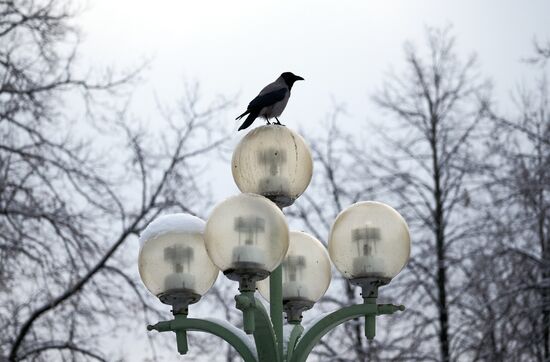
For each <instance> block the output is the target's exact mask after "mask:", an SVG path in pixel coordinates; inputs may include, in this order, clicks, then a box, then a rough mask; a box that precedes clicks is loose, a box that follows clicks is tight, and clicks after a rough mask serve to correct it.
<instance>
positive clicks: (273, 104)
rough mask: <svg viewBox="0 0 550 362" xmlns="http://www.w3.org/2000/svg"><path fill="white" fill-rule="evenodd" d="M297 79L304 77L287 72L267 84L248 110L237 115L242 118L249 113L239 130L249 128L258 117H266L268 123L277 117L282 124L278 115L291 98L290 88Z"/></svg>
mask: <svg viewBox="0 0 550 362" xmlns="http://www.w3.org/2000/svg"><path fill="white" fill-rule="evenodd" d="M297 80H303V78H302V77H299V76H296V75H294V74H292V73H290V72H286V73H283V74H281V76H280V77H279V78H277V80H275V81H274V82H273V83H270V84H268V85H267V86H265V87H264V88H263V89H262V90H261V91H260V93H259V94H258V96H256V98H254V99H253V100H252V101H251V102H250V104H249V105H248V107H247V109H246V111H245V112H244V113H243V114H241V115H240V116H239V117H237V119H241V118H242V117H244V116H246V115H248V117H246V119H245V121H244V122H243V124H242V125H241V126H240V127H239V131H240V130H242V129H245V128H248V127H249V126H250V125H251V124H252V123H253V122H254V120H255V119H256V118H258V117H262V118H264V119H265V120H266V121H267V123H269V120H270V119H271V118H275V119H276V120H277V123H278V124H280V123H279V120H278V119H277V117H279V116H280V115H281V114H282V113H283V111H284V110H285V107H286V105H287V103H288V99H289V98H290V90H291V89H292V85H293V84H294V82H295V81H297Z"/></svg>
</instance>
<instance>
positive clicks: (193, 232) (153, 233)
mask: <svg viewBox="0 0 550 362" xmlns="http://www.w3.org/2000/svg"><path fill="white" fill-rule="evenodd" d="M204 225H205V222H204V221H203V220H201V219H199V218H198V217H195V216H192V215H188V214H172V215H165V216H161V217H158V218H157V219H155V220H154V221H152V222H151V223H150V224H149V225H148V226H147V227H146V228H145V230H144V231H143V232H142V234H141V236H140V244H141V247H140V251H139V260H138V264H139V275H140V276H141V280H142V281H143V284H145V286H146V287H147V289H148V290H149V291H150V292H151V293H153V294H154V295H156V296H158V297H159V298H160V299H161V301H163V302H166V303H167V304H172V303H170V302H169V300H170V298H171V297H174V296H178V295H183V294H186V295H194V296H195V299H198V298H199V297H200V296H201V295H203V294H204V293H206V292H207V291H208V289H210V287H212V285H213V284H214V282H215V280H216V278H217V276H218V272H219V270H218V268H216V266H215V265H214V264H213V263H212V262H211V261H210V258H209V257H208V254H207V253H206V248H205V245H204V238H203V230H204ZM195 301H196V300H195Z"/></svg>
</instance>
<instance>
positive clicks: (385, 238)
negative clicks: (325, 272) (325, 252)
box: [328, 201, 411, 282]
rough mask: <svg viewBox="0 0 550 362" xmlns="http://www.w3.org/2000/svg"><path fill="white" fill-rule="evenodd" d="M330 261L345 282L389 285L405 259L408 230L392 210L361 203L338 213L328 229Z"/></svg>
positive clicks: (378, 203)
mask: <svg viewBox="0 0 550 362" xmlns="http://www.w3.org/2000/svg"><path fill="white" fill-rule="evenodd" d="M328 249H329V254H330V258H331V259H332V262H333V263H334V265H335V266H336V268H337V269H338V270H339V271H340V272H341V273H342V274H344V276H345V277H346V278H348V279H356V278H375V279H380V280H385V281H387V282H389V280H390V279H392V278H393V277H395V276H396V275H397V274H398V273H399V272H400V271H401V269H403V267H404V266H405V265H406V264H407V261H408V260H409V255H410V250H411V242H410V236H409V228H408V226H407V223H406V222H405V220H404V219H403V217H402V216H401V215H400V214H399V213H398V212H397V211H395V210H394V209H393V208H392V207H390V206H388V205H386V204H383V203H381V202H375V201H364V202H359V203H356V204H353V205H351V206H350V207H348V208H347V209H345V210H344V211H342V212H341V213H340V214H339V215H338V216H337V217H336V220H335V221H334V224H333V225H332V228H331V230H330V237H329V244H328Z"/></svg>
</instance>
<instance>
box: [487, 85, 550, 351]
mask: <svg viewBox="0 0 550 362" xmlns="http://www.w3.org/2000/svg"><path fill="white" fill-rule="evenodd" d="M516 94H517V96H516V98H515V104H516V106H517V115H516V116H496V115H493V119H494V121H495V122H494V132H493V134H494V138H493V139H492V142H491V149H490V155H489V157H487V159H488V161H489V162H488V171H489V175H490V182H489V183H488V184H487V189H488V191H489V194H490V195H491V199H490V200H491V202H492V211H491V213H490V214H489V215H488V217H489V218H490V219H491V221H492V225H493V226H492V228H491V230H490V231H491V233H490V234H489V237H490V238H491V239H492V240H491V242H492V244H493V245H495V253H494V256H493V258H492V261H491V263H492V264H493V265H494V269H493V270H492V272H491V273H485V274H481V275H483V277H484V279H485V280H488V283H490V284H492V285H494V286H495V287H494V289H493V293H491V294H493V295H490V298H489V296H488V298H487V302H491V304H490V305H488V307H487V308H491V309H492V311H491V313H492V315H493V323H487V325H488V326H491V327H492V328H493V329H494V330H495V331H498V333H497V332H493V335H492V336H491V340H492V344H494V345H496V346H499V347H500V349H501V350H502V351H504V352H506V353H507V354H508V355H509V356H514V358H513V359H514V360H537V361H547V360H548V359H550V171H549V170H550V144H549V143H548V139H550V107H549V105H550V96H549V90H548V81H547V79H546V77H544V76H543V77H541V79H540V80H539V81H538V84H537V86H536V87H535V88H534V89H532V90H530V89H528V88H525V87H524V88H521V89H520V90H519V91H518V92H517V93H516ZM497 301H498V304H497V303H496V302H497ZM481 347H482V346H477V349H478V350H479V349H481Z"/></svg>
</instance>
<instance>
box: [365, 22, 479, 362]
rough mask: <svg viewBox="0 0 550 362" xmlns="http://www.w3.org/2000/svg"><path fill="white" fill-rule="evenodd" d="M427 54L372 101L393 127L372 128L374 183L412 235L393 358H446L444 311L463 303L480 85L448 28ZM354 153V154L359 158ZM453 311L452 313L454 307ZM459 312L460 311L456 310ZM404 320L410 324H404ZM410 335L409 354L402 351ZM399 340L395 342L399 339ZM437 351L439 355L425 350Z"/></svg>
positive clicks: (414, 53) (449, 321)
mask: <svg viewBox="0 0 550 362" xmlns="http://www.w3.org/2000/svg"><path fill="white" fill-rule="evenodd" d="M427 43H428V44H427V45H428V47H427V50H428V52H427V54H426V55H425V56H424V55H422V53H421V52H420V51H418V50H417V49H415V48H414V47H413V46H412V45H410V44H409V45H407V46H406V49H405V57H406V71H405V72H404V73H403V74H400V75H395V74H393V75H391V76H390V77H389V79H388V81H387V82H386V83H385V85H384V87H383V88H382V90H381V91H379V92H377V93H376V95H375V96H374V101H375V102H376V104H378V105H379V106H380V107H381V109H382V110H384V111H386V112H387V113H388V114H389V115H390V116H392V117H394V118H393V119H395V120H396V121H398V122H399V129H398V130H394V131H393V132H387V131H381V133H380V134H381V136H382V137H383V138H384V139H385V141H386V142H387V143H386V145H387V146H386V147H385V149H383V150H382V152H381V154H380V155H378V156H377V158H376V159H372V160H364V161H363V162H373V163H374V164H375V165H376V166H377V169H378V175H379V179H380V181H381V182H382V184H384V185H386V187H387V188H388V189H391V190H392V193H393V194H394V195H395V196H396V197H397V199H396V201H397V202H398V205H399V208H400V210H403V211H404V212H405V214H406V219H407V221H408V222H409V224H410V226H411V228H412V233H413V245H414V248H413V255H412V258H411V261H410V262H409V267H408V271H409V272H408V273H407V274H406V276H403V278H402V279H401V280H400V281H401V285H402V288H403V289H402V290H403V292H405V293H406V294H407V295H410V296H411V297H412V299H411V298H408V300H409V303H410V304H412V305H413V311H412V313H413V314H414V321H413V324H412V325H413V327H411V328H410V329H407V331H408V333H410V335H409V336H408V337H405V336H400V338H401V339H402V338H405V339H404V340H402V341H401V343H400V344H401V345H402V346H406V347H405V348H402V349H401V351H400V352H399V353H400V354H398V355H397V356H398V359H399V358H406V359H421V360H441V361H450V360H451V359H454V358H456V356H454V351H453V346H454V343H453V341H454V339H456V338H459V336H458V335H459V333H461V332H462V331H460V330H459V329H458V328H457V326H456V325H455V324H454V323H455V321H456V320H457V319H456V317H455V316H453V314H452V312H453V307H454V306H456V305H457V304H458V303H459V301H460V299H461V298H462V292H463V290H464V289H463V287H464V286H463V284H464V279H463V276H464V272H463V269H464V268H466V267H467V265H466V264H465V263H464V262H463V261H464V260H467V259H468V258H469V256H470V255H472V253H473V252H475V248H473V247H469V245H475V244H474V243H472V244H468V241H470V240H472V239H473V238H475V237H476V233H475V226H474V224H475V223H474V221H475V218H474V217H473V215H474V212H473V210H472V209H471V208H470V206H471V200H472V198H473V197H474V195H475V192H476V189H477V188H478V186H479V185H478V183H477V182H476V180H475V177H473V176H474V175H475V174H476V170H477V166H476V165H477V162H476V158H475V153H476V148H479V145H478V144H476V142H475V141H476V139H478V138H477V137H478V136H479V131H480V121H481V120H482V119H483V118H484V114H485V105H486V101H485V99H486V94H487V91H488V89H489V88H488V84H487V83H486V82H485V81H483V80H480V78H479V75H478V74H477V72H476V60H475V57H473V56H472V57H470V58H468V59H466V61H465V62H462V61H461V60H460V58H459V57H458V56H457V54H456V53H455V39H454V38H453V37H452V36H451V35H450V30H449V29H448V28H447V29H443V30H438V29H429V30H428V32H427ZM358 154H360V153H358ZM457 312H458V311H457ZM457 315H459V313H457ZM408 322H411V321H410V320H408ZM410 338H416V339H418V340H421V341H422V342H421V343H418V341H416V342H414V343H417V344H418V345H417V346H416V347H414V349H416V351H413V354H411V350H412V347H413V346H411V345H410V343H412V342H411V341H410ZM407 340H408V342H407V343H404V341H407ZM435 342H437V345H438V346H439V358H435V357H434V351H433V350H432V346H434V344H435Z"/></svg>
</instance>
